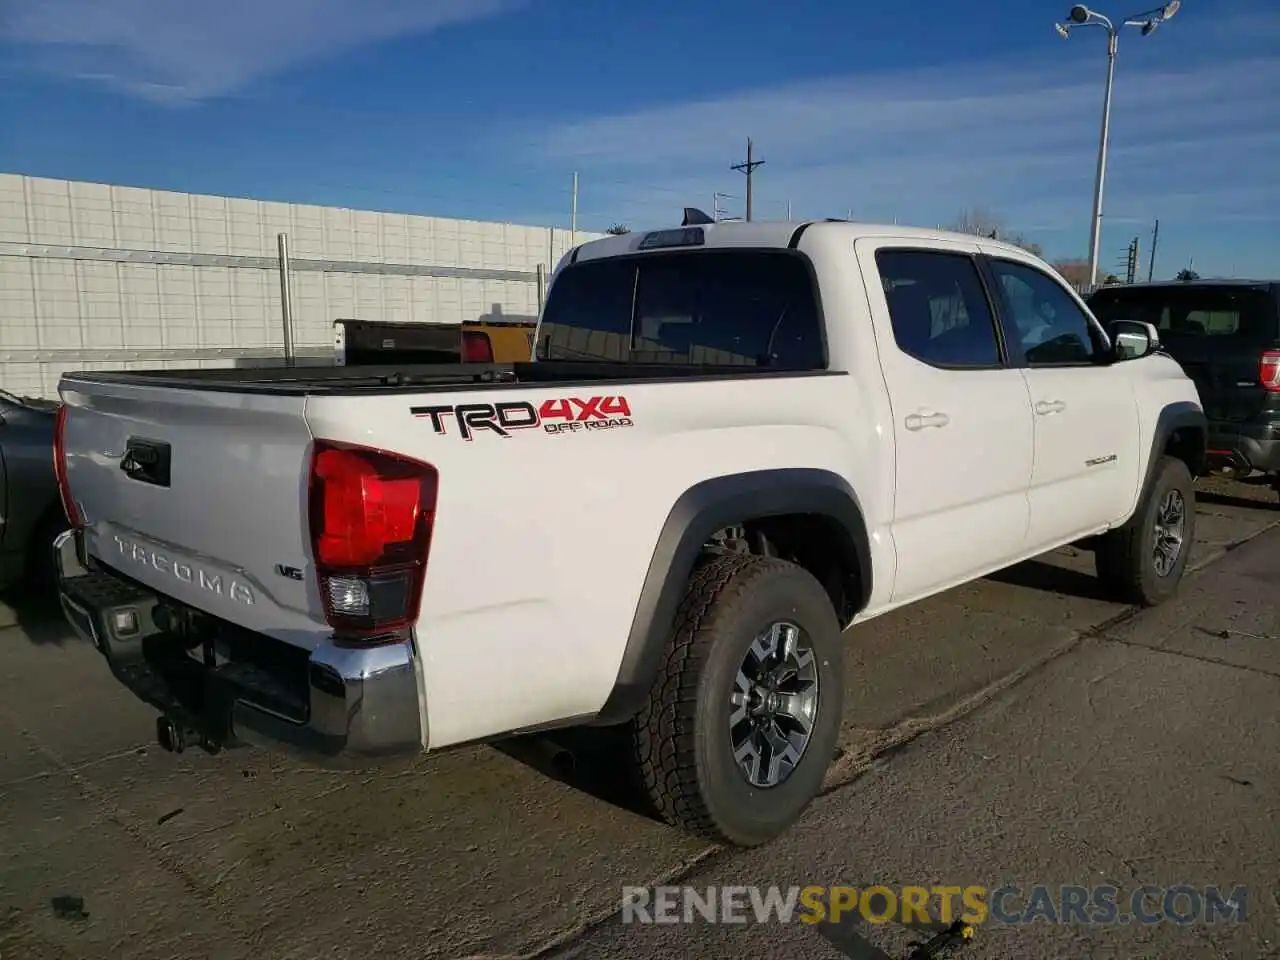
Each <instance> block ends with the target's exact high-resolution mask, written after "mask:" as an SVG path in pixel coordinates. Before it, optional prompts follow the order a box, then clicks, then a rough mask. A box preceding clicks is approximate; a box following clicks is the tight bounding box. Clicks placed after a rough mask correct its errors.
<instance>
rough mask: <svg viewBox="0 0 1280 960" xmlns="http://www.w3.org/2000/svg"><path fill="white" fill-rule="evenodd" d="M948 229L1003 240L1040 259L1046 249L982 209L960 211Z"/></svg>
mask: <svg viewBox="0 0 1280 960" xmlns="http://www.w3.org/2000/svg"><path fill="white" fill-rule="evenodd" d="M947 229H949V230H953V231H955V232H956V233H970V234H973V235H974V236H978V237H986V238H988V239H990V240H1003V241H1004V242H1005V243H1012V244H1013V245H1014V246H1018V247H1022V249H1023V250H1026V251H1027V252H1028V253H1030V254H1032V255H1033V256H1037V257H1039V256H1042V255H1043V254H1044V248H1043V247H1042V246H1040V244H1038V243H1034V242H1033V241H1031V240H1028V239H1027V238H1026V236H1025V235H1023V234H1021V233H1016V232H1014V231H1013V230H1010V229H1009V228H1008V227H1007V226H1006V225H1005V222H1004V220H1003V219H1002V218H1000V217H998V216H996V215H995V214H994V213H992V212H991V211H990V210H985V209H983V208H981V207H975V208H973V209H966V210H962V211H960V215H959V216H957V217H956V219H955V220H953V221H952V222H951V225H950V226H949V227H948V228H947Z"/></svg>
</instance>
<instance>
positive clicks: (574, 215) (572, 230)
mask: <svg viewBox="0 0 1280 960" xmlns="http://www.w3.org/2000/svg"><path fill="white" fill-rule="evenodd" d="M577 245H578V171H576V170H575V171H574V172H573V209H572V212H571V213H570V214H569V246H571V247H576V246H577Z"/></svg>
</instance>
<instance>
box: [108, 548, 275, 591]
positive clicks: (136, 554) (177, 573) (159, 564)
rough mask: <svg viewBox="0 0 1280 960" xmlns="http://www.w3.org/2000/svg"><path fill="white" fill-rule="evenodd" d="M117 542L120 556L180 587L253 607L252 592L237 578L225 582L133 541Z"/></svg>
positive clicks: (213, 574)
mask: <svg viewBox="0 0 1280 960" xmlns="http://www.w3.org/2000/svg"><path fill="white" fill-rule="evenodd" d="M114 539H115V542H116V549H117V550H118V551H119V552H120V555H121V556H122V557H124V558H126V559H128V560H131V561H133V562H134V563H137V564H141V565H142V566H144V567H150V568H151V569H152V570H155V571H157V572H158V573H162V574H166V575H167V576H171V577H173V578H174V579H175V580H178V581H179V582H181V583H187V584H192V585H194V586H198V587H199V588H200V589H201V590H206V591H208V592H209V593H213V594H217V595H218V596H220V597H227V598H228V599H230V600H235V601H236V602H238V603H243V604H246V605H252V604H253V602H254V596H253V590H251V589H250V588H249V586H248V585H247V584H245V583H243V582H242V581H240V580H237V579H235V578H234V577H232V578H229V579H227V580H224V579H223V576H222V574H220V573H209V572H208V571H206V570H203V569H201V568H200V567H197V566H193V565H192V564H190V563H186V562H185V561H182V560H173V559H170V558H169V557H168V556H166V555H165V554H164V553H161V552H160V551H159V550H153V549H151V548H150V547H146V546H143V545H142V544H140V543H137V542H135V541H133V540H126V539H125V538H124V537H122V536H120V535H119V534H116V535H115V537H114Z"/></svg>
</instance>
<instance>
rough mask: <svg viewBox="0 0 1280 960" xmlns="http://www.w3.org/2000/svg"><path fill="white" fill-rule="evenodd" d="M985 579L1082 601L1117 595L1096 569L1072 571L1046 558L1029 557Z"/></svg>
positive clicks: (1105, 599) (1102, 599) (1113, 598)
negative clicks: (1105, 585)
mask: <svg viewBox="0 0 1280 960" xmlns="http://www.w3.org/2000/svg"><path fill="white" fill-rule="evenodd" d="M985 579H987V580H990V581H992V582H994V583H1006V584H1009V585H1010V586H1014V587H1025V588H1027V589H1028V590H1039V591H1041V592H1042V593H1057V594H1062V595H1064V596H1071V597H1079V598H1080V599H1082V600H1101V601H1104V602H1108V603H1112V602H1114V601H1115V597H1113V596H1111V595H1110V594H1108V593H1107V591H1106V589H1105V588H1104V587H1103V585H1102V583H1101V581H1099V580H1098V578H1097V577H1096V576H1094V574H1093V572H1092V571H1089V572H1084V571H1081V570H1071V569H1069V568H1067V567H1059V566H1055V565H1054V564H1052V563H1046V562H1045V561H1043V560H1025V561H1023V562H1022V563H1020V564H1018V565H1017V566H1014V567H1009V568H1007V569H1005V570H998V571H996V572H995V573H993V574H990V575H989V576H987V577H986V578H985Z"/></svg>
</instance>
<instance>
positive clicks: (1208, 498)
mask: <svg viewBox="0 0 1280 960" xmlns="http://www.w3.org/2000/svg"><path fill="white" fill-rule="evenodd" d="M1267 492H1268V493H1269V494H1270V491H1267ZM1196 502H1197V503H1201V504H1206V505H1209V504H1212V505H1215V506H1219V507H1241V508H1243V509H1245V510H1276V511H1280V499H1277V498H1276V497H1275V495H1274V494H1271V495H1270V498H1269V499H1264V498H1261V497H1259V498H1258V499H1253V498H1250V497H1237V496H1234V495H1233V494H1229V493H1218V492H1216V491H1213V490H1197V491H1196Z"/></svg>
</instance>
